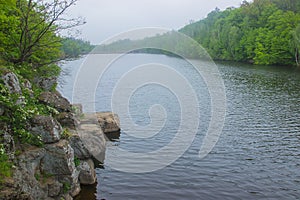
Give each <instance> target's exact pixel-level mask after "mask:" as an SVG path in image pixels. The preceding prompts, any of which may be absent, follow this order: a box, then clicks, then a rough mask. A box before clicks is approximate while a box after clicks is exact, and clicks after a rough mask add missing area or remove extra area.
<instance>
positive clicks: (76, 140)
mask: <svg viewBox="0 0 300 200" xmlns="http://www.w3.org/2000/svg"><path fill="white" fill-rule="evenodd" d="M69 142H70V145H71V147H72V148H73V150H74V154H75V156H76V157H77V158H78V159H80V160H85V159H88V158H91V157H92V155H91V153H90V151H89V150H88V149H87V148H86V146H85V144H84V143H83V141H82V140H81V138H80V137H79V136H78V135H73V136H71V137H70V139H69Z"/></svg>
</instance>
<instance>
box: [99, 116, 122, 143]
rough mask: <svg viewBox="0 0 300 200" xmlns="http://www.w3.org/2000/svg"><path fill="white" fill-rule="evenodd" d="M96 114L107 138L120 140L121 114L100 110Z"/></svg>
mask: <svg viewBox="0 0 300 200" xmlns="http://www.w3.org/2000/svg"><path fill="white" fill-rule="evenodd" d="M96 116H97V120H98V123H99V124H100V127H101V128H102V130H103V132H104V134H105V136H106V138H107V139H108V140H111V141H115V140H118V139H119V138H120V119H119V116H118V115H117V114H115V113H112V112H98V113H96Z"/></svg>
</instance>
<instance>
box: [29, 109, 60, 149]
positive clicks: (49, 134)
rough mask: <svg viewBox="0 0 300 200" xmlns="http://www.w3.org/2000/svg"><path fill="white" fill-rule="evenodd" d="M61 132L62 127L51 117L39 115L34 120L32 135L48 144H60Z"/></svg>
mask: <svg viewBox="0 0 300 200" xmlns="http://www.w3.org/2000/svg"><path fill="white" fill-rule="evenodd" d="M61 132H62V128H61V125H60V124H59V123H58V122H57V121H56V120H55V119H54V118H53V117H51V116H43V115H37V116H35V117H34V118H33V119H32V127H31V133H32V134H34V135H37V136H40V137H41V139H42V141H43V142H44V143H46V144H49V143H55V142H58V141H59V140H60V135H61Z"/></svg>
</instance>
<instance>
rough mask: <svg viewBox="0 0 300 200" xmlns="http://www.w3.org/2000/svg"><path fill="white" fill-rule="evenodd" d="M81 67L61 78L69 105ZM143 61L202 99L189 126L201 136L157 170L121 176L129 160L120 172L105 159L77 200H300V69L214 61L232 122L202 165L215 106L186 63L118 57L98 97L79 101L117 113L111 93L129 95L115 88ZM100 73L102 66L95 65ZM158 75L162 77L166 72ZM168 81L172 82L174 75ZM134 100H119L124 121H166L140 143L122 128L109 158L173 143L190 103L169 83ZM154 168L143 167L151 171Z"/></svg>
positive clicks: (72, 65)
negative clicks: (160, 68) (124, 111)
mask: <svg viewBox="0 0 300 200" xmlns="http://www.w3.org/2000/svg"><path fill="white" fill-rule="evenodd" d="M94 56H96V55H94ZM83 61H84V58H82V59H79V60H75V61H69V62H65V63H64V64H63V65H62V69H63V72H64V73H62V75H61V77H60V81H59V90H60V91H61V92H62V94H63V95H64V96H65V97H67V98H68V99H69V100H72V92H73V85H74V81H75V80H76V77H77V78H78V76H76V73H77V72H78V70H79V69H80V66H81V65H82V63H83ZM145 63H159V64H161V65H164V66H166V65H167V66H171V68H173V69H175V70H176V71H178V72H179V74H180V75H182V76H184V77H185V80H187V81H188V82H189V84H190V86H191V87H192V88H193V89H194V91H195V92H196V97H197V100H198V105H197V107H195V109H196V110H197V109H198V110H199V111H200V112H199V113H200V114H199V116H200V117H199V119H189V120H190V121H197V122H199V127H198V129H197V130H196V132H195V138H194V139H193V141H192V142H191V143H190V144H189V146H188V148H187V150H186V151H184V153H183V155H181V156H178V157H179V158H178V159H176V160H175V161H174V162H172V163H170V164H167V166H164V167H162V168H161V169H158V170H152V171H149V172H144V173H132V172H128V171H127V172H126V170H123V171H122V165H126V162H123V163H122V161H120V162H119V163H120V165H121V167H120V169H116V168H115V167H113V166H111V165H110V164H109V163H106V162H105V161H104V169H101V168H98V169H97V170H96V172H97V179H98V183H97V184H96V186H95V187H88V188H86V189H84V192H83V193H82V194H81V197H79V198H78V199H106V200H115V199H116V200H118V199H207V200H209V199H289V200H292V199H299V198H300V170H299V169H300V70H297V69H294V68H288V67H274V66H273V67H270V66H251V65H247V64H238V63H228V62H222V63H216V66H217V67H218V69H219V71H220V75H221V77H222V80H223V82H224V86H225V92H226V98H225V101H226V117H225V119H224V120H225V121H224V127H223V129H222V133H221V134H220V137H219V138H218V140H217V143H216V145H215V146H214V148H213V149H212V151H211V152H210V153H209V154H208V155H207V156H206V157H204V158H201V159H200V158H199V149H200V147H201V145H202V142H203V139H204V137H205V134H206V132H207V130H208V128H209V126H208V124H209V121H210V120H211V117H212V114H211V111H212V108H211V106H212V103H213V102H212V100H211V96H210V93H209V92H210V91H209V89H208V87H207V86H206V82H205V81H204V79H203V78H202V77H201V76H199V74H198V73H197V70H195V68H193V67H192V66H191V65H190V64H189V63H188V62H186V61H184V60H183V59H180V58H175V57H167V56H164V55H146V54H130V55H127V56H123V57H121V58H118V59H117V60H115V61H114V62H113V63H112V64H111V65H110V67H109V69H108V70H106V71H105V73H106V74H105V75H102V77H101V79H100V80H99V82H97V87H96V90H94V91H93V92H94V94H93V95H94V99H88V100H87V99H84V98H83V99H82V101H83V102H81V103H83V104H84V105H88V104H94V105H95V110H96V111H107V110H112V108H111V106H112V104H111V102H112V101H111V99H112V94H113V93H114V92H116V91H120V92H122V91H124V90H122V91H121V90H114V86H115V85H116V84H118V81H119V80H120V79H121V78H122V77H123V76H124V75H127V73H128V72H131V70H133V68H134V67H136V66H141V65H143V64H145ZM94 67H97V64H96V63H95V65H94ZM95 71H96V70H95ZM153 73H157V74H154V76H155V77H158V76H159V73H160V72H153ZM89 79H90V77H88V76H87V77H86V85H85V82H83V83H81V85H80V86H81V87H83V88H86V90H85V91H84V92H82V94H77V95H79V96H80V95H81V96H88V95H87V94H86V93H85V92H88V91H89V88H90V85H88V84H89V83H88V81H89ZM166 79H173V78H172V76H171V75H170V76H169V77H166ZM175 85H176V84H175ZM178 85H182V84H178ZM123 86H124V85H123ZM130 86H131V85H130V84H128V87H130ZM130 97H131V98H130V99H127V98H124V99H122V97H119V98H118V100H117V102H119V103H121V104H122V102H123V101H124V102H123V103H124V105H126V104H127V103H128V110H129V111H130V116H123V115H122V116H121V119H120V120H121V122H122V121H126V122H127V121H128V119H129V120H131V121H134V123H135V124H136V125H138V126H140V127H143V126H144V127H146V126H147V125H148V124H151V123H152V122H155V120H156V119H155V117H157V119H158V123H159V120H161V119H164V120H165V122H164V123H163V124H162V125H163V126H162V127H159V128H160V129H159V131H158V133H157V134H155V135H152V136H151V137H148V138H145V137H139V138H138V137H134V135H132V134H130V129H128V128H124V129H123V127H121V128H122V131H121V135H120V138H116V140H114V141H109V142H108V144H107V153H106V154H107V155H106V159H109V155H112V154H113V153H114V152H115V150H116V148H122V149H125V150H126V151H129V152H138V153H141V154H143V155H147V153H148V152H152V151H155V150H157V149H160V148H163V147H164V146H166V145H169V143H170V140H172V138H173V137H175V136H176V133H177V132H176V131H178V129H179V126H180V122H181V120H182V119H181V117H182V115H181V114H182V112H184V111H183V110H182V107H181V106H183V105H182V101H183V103H186V101H187V100H181V99H178V98H180V95H177V94H176V93H174V91H170V90H168V87H167V86H166V85H160V84H159V83H157V82H155V83H153V84H145V85H143V86H142V87H140V88H138V89H136V90H134V92H133V93H132V95H131V96H130ZM158 104H159V105H160V106H158V107H157V108H156V111H158V112H159V113H162V116H154V117H153V116H152V115H151V113H152V112H150V114H149V109H150V108H151V106H153V105H158ZM162 108H163V109H162ZM152 111H155V110H152ZM162 111H163V112H162ZM152 114H153V113H152ZM126 117H127V118H126ZM125 118H126V119H125ZM156 128H157V126H155V127H154V129H156ZM148 131H149V130H148ZM153 131H154V130H153ZM155 131H156V130H155ZM150 132H151V129H150ZM178 148H181V147H180V146H179V147H178ZM162 156H163V155H162ZM146 159H147V156H146ZM150 162H151V160H150V161H149V160H148V162H147V161H145V163H144V165H145V168H147V165H148V164H149V163H150ZM153 162H155V161H153ZM141 163H142V164H143V161H141ZM141 163H137V165H139V166H140V164H141ZM141 166H142V165H141ZM149 166H150V165H149ZM139 169H141V168H138V167H137V169H136V170H137V171H136V172H142V171H143V170H142V169H141V171H139ZM87 191H88V192H87ZM86 195H89V197H87V196H86Z"/></svg>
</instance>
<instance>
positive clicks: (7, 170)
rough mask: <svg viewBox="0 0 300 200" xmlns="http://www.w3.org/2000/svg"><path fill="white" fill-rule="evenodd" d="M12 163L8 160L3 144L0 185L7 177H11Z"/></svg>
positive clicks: (0, 150)
mask: <svg viewBox="0 0 300 200" xmlns="http://www.w3.org/2000/svg"><path fill="white" fill-rule="evenodd" d="M11 167H12V163H11V162H10V161H9V160H8V156H7V155H6V153H5V150H4V146H3V144H0V184H1V183H2V180H3V179H4V178H5V177H10V176H11V174H12V171H11Z"/></svg>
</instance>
